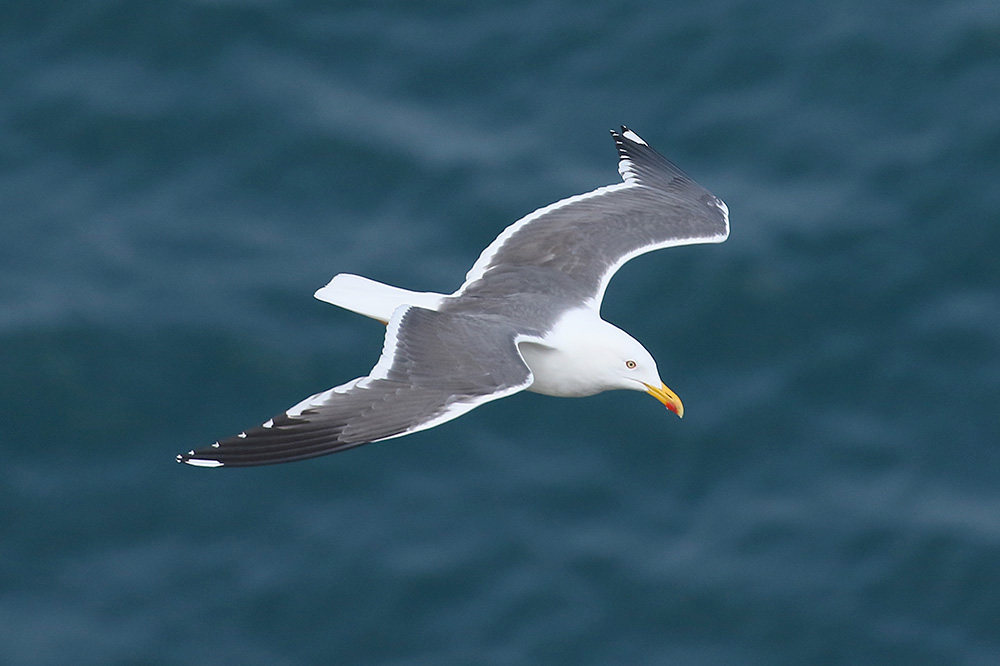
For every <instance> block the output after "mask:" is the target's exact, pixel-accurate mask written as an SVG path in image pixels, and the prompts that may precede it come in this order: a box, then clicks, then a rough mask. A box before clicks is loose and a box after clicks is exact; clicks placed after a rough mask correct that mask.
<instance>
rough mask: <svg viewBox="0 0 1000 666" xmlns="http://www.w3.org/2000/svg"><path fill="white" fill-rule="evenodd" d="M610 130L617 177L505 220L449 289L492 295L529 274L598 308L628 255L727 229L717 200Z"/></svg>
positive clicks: (711, 238) (541, 285)
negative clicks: (461, 278) (459, 282)
mask: <svg viewBox="0 0 1000 666" xmlns="http://www.w3.org/2000/svg"><path fill="white" fill-rule="evenodd" d="M611 134H612V136H613V137H614V140H615V144H616V145H617V147H618V157H619V161H618V171H619V173H620V174H621V176H622V180H623V182H622V183H618V184H616V185H608V186H606V187H602V188H599V189H597V190H594V191H592V192H588V193H586V194H580V195H577V196H574V197H570V198H568V199H563V200H562V201H559V202H556V203H554V204H551V205H549V206H546V207H544V208H541V209H539V210H536V211H535V212H533V213H531V214H530V215H527V216H525V217H523V218H521V219H520V220H518V221H517V222H515V223H514V224H512V225H511V226H509V227H507V229H505V230H504V231H503V233H501V234H500V236H499V237H497V239H496V240H495V241H493V243H492V244H490V246H489V247H487V248H486V249H485V250H484V251H483V253H482V255H480V257H479V259H478V261H476V263H475V265H474V266H473V267H472V270H470V271H469V273H468V275H467V276H466V281H465V284H463V285H462V287H461V288H460V289H459V290H458V291H457V292H456V293H455V294H454V296H456V297H462V296H474V297H480V298H483V297H493V298H499V297H500V296H502V295H503V294H509V293H510V285H511V284H512V283H521V284H524V283H525V282H526V281H525V276H528V275H531V276H532V280H533V282H535V283H536V284H535V285H534V286H532V287H531V288H532V289H534V290H538V291H545V290H547V289H549V288H552V289H555V290H556V291H557V292H558V293H561V294H565V297H566V298H577V299H586V300H588V301H590V304H591V305H592V306H594V307H599V306H600V302H601V299H602V298H603V296H604V290H605V288H606V287H607V284H608V281H609V280H610V279H611V277H612V276H613V275H614V273H615V271H617V270H618V269H619V268H620V267H621V266H622V264H624V263H625V262H626V261H628V260H629V259H631V258H633V257H635V256H638V255H640V254H643V253H645V252H650V251H652V250H656V249H659V248H664V247H670V246H674V245H688V244H693V243H719V242H722V241H724V240H725V239H726V238H727V237H728V236H729V211H728V208H727V207H726V205H725V204H724V203H723V202H722V201H721V200H720V199H718V198H716V197H715V196H714V195H713V194H712V193H711V192H709V191H708V190H706V189H705V188H703V187H702V186H700V185H698V184H697V183H696V182H694V181H693V180H692V179H691V178H690V177H688V176H687V175H686V174H685V173H684V172H683V171H681V170H680V169H679V168H677V166H675V165H674V164H673V163H671V162H670V161H669V160H667V159H666V158H665V157H663V156H662V155H660V154H659V153H658V152H656V151H655V150H653V149H652V148H650V147H649V146H648V145H647V144H646V142H645V141H643V140H642V139H640V138H639V136H638V135H636V134H635V132H633V131H632V130H630V129H628V128H626V127H624V126H623V127H622V128H621V131H620V132H615V131H614V130H612V132H611ZM567 278H568V279H567ZM570 292H573V293H572V294H571V293H570Z"/></svg>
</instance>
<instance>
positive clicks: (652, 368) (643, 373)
mask: <svg viewBox="0 0 1000 666" xmlns="http://www.w3.org/2000/svg"><path fill="white" fill-rule="evenodd" d="M601 337H602V338H603V340H600V341H597V340H595V343H597V344H595V348H594V353H595V356H596V357H598V358H599V359H600V367H601V368H602V370H603V373H604V380H605V382H606V383H607V386H608V388H616V389H629V390H633V391H644V392H646V393H649V394H650V395H651V396H653V397H654V398H656V399H657V400H659V401H660V402H662V403H663V405H664V406H665V407H666V408H667V409H669V410H670V411H672V412H674V413H675V414H677V416H681V417H683V416H684V404H683V403H682V402H681V399H680V398H679V397H677V394H676V393H674V392H673V391H671V390H670V389H669V388H667V385H666V384H664V383H663V380H662V379H660V373H659V371H658V370H657V369H656V361H654V360H653V356H652V354H650V353H649V352H648V351H647V350H646V348H645V347H643V346H642V344H640V343H639V341H638V340H636V339H635V338H633V337H632V336H631V335H629V334H628V333H626V332H625V331H623V330H621V329H620V328H617V327H615V326H612V325H610V324H608V325H607V327H606V328H605V329H604V335H602V336H601ZM595 360H596V359H595Z"/></svg>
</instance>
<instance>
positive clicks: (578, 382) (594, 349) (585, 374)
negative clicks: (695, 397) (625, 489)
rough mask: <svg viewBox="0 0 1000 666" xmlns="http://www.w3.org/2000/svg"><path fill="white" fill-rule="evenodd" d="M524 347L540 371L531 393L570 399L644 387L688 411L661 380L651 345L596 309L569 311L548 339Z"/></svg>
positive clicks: (680, 412)
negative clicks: (648, 345) (616, 324)
mask: <svg viewBox="0 0 1000 666" xmlns="http://www.w3.org/2000/svg"><path fill="white" fill-rule="evenodd" d="M519 347H520V350H521V354H522V356H523V357H524V360H525V362H526V363H527V364H528V367H530V368H531V371H532V373H533V374H534V382H533V384H532V385H531V387H529V389H528V390H530V391H535V392H537V393H544V394H546V395H556V396H566V397H578V396H585V395H593V394H595V393H600V392H601V391H610V390H613V389H629V390H632V391H644V392H645V393H649V394H650V395H652V396H653V397H654V398H656V399H657V400H659V401H660V402H662V403H663V404H664V406H666V408H667V409H669V410H670V411H672V412H674V413H675V414H677V415H678V416H683V415H684V405H683V403H681V400H680V398H678V397H677V394H676V393H674V392H673V391H671V390H670V389H669V388H667V386H666V384H664V383H663V380H661V379H660V374H659V372H658V371H657V369H656V361H654V360H653V357H652V355H651V354H650V353H649V352H648V351H646V348H645V347H643V346H642V345H641V344H639V341H638V340H636V339H635V338H633V337H632V336H631V335H629V334H628V333H626V332H625V331H623V330H621V329H620V328H617V327H616V326H612V325H611V324H609V323H608V322H606V321H604V320H603V319H601V318H600V317H599V316H598V315H597V314H596V313H595V312H594V311H592V310H576V311H571V312H569V313H567V314H566V315H565V316H563V317H562V318H561V319H560V321H559V322H558V323H557V324H556V326H555V327H554V328H553V330H552V331H551V332H550V333H549V335H548V336H547V337H546V338H545V340H544V341H531V342H529V341H525V342H522V343H521V344H520V345H519Z"/></svg>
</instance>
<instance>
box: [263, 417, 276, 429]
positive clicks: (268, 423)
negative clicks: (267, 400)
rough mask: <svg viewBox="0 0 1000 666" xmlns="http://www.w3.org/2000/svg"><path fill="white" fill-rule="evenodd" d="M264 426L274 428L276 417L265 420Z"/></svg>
mask: <svg viewBox="0 0 1000 666" xmlns="http://www.w3.org/2000/svg"><path fill="white" fill-rule="evenodd" d="M264 427H265V428H273V427H274V419H268V420H266V421H264Z"/></svg>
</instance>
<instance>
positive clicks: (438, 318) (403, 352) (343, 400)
mask: <svg viewBox="0 0 1000 666" xmlns="http://www.w3.org/2000/svg"><path fill="white" fill-rule="evenodd" d="M520 339H521V336H518V335H517V332H516V331H515V330H514V329H513V327H511V326H510V325H509V324H507V323H505V322H504V321H503V320H502V319H498V318H495V317H490V316H474V315H456V314H447V313H441V312H435V311H432V310H426V309H424V308H418V307H410V306H404V307H400V308H399V309H397V311H396V312H395V313H394V314H393V317H392V319H391V320H390V321H389V324H388V327H387V329H386V338H385V346H384V349H383V352H382V356H381V357H380V358H379V361H378V363H376V365H375V367H374V368H373V369H372V372H371V374H369V375H368V376H367V377H359V378H358V379H355V380H353V381H350V382H348V383H346V384H344V385H342V386H338V387H335V388H332V389H330V390H328V391H324V392H322V393H317V394H316V395H314V396H312V397H310V398H307V399H306V400H303V401H302V402H300V403H299V404H297V405H295V406H294V407H292V408H291V409H289V410H288V411H286V412H284V413H282V414H279V415H278V416H275V417H274V418H273V419H270V420H269V421H267V422H266V423H265V424H264V425H262V426H257V427H255V428H250V429H248V430H247V431H246V432H242V433H240V434H239V435H236V436H235V437H230V438H228V439H223V440H220V441H218V442H216V443H215V444H213V445H212V446H209V447H206V448H204V449H199V450H197V451H189V452H188V453H185V454H181V455H179V456H177V461H178V462H185V463H188V464H191V465H197V466H203V467H220V466H226V467H236V466H249V465H267V464H272V463H280V462H291V461H293V460H302V459H305V458H312V457H315V456H321V455H326V454H328V453H334V452H336V451H341V450H344V449H347V448H351V447H355V446H360V445H361V444H366V443H369V442H375V441H379V440H382V439H388V438H390V437H398V436H400V435H405V434H408V433H411V432H416V431H418V430H424V429H426V428H431V427H433V426H436V425H438V424H440V423H444V422H445V421H450V420H451V419H453V418H456V417H458V416H460V415H462V414H464V413H465V412H467V411H469V410H470V409H473V408H474V407H477V406H478V405H481V404H483V403H485V402H488V401H490V400H495V399H497V398H502V397H504V396H506V395H510V394H511V393H515V392H517V391H520V390H522V389H524V388H526V387H527V386H528V385H530V384H531V382H532V375H531V371H530V370H529V369H528V366H527V365H525V363H524V360H523V359H522V358H521V355H520V353H519V352H518V350H517V342H518V341H519V340H520Z"/></svg>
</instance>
